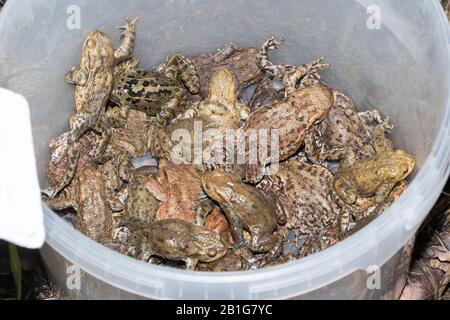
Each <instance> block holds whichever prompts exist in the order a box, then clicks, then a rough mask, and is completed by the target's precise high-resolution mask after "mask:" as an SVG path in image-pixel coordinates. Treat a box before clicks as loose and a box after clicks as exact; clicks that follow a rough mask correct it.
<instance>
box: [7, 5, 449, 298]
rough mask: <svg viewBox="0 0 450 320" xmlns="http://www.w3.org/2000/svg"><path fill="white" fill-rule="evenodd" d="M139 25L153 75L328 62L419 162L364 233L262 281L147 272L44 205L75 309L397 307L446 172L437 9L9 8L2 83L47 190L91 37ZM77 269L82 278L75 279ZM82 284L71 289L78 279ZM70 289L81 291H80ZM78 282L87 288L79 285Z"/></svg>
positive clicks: (53, 271) (443, 33)
mask: <svg viewBox="0 0 450 320" xmlns="http://www.w3.org/2000/svg"><path fill="white" fill-rule="evenodd" d="M125 15H127V16H130V17H134V16H139V17H140V18H141V19H140V21H139V24H138V27H137V44H136V50H135V54H136V56H138V57H139V58H141V59H142V61H143V65H144V66H145V67H147V68H150V67H153V66H155V65H156V64H158V63H159V62H161V61H163V59H164V58H165V56H166V55H167V54H169V53H173V52H183V53H186V54H188V55H189V54H191V55H193V54H197V53H201V52H213V51H214V50H215V49H216V48H219V47H222V46H223V45H224V44H226V43H228V42H230V41H234V42H236V43H237V44H238V45H239V46H241V47H246V46H255V47H259V46H260V45H261V44H262V43H263V41H264V40H266V39H267V38H268V36H270V35H272V34H276V35H283V36H284V37H285V38H286V40H287V41H286V44H285V45H284V46H283V48H281V49H280V50H278V51H276V52H274V53H273V54H272V57H273V59H274V61H275V62H282V63H290V64H295V63H305V62H308V61H311V60H312V59H314V58H317V57H319V56H322V55H325V56H327V57H328V61H329V62H330V63H331V68H329V70H327V71H325V72H324V73H323V75H324V79H325V81H327V82H328V83H330V84H332V85H333V86H334V87H335V88H336V89H338V90H340V91H342V92H344V93H348V94H350V95H351V96H352V97H353V99H354V101H355V103H356V104H357V106H358V108H359V109H361V110H365V109H368V108H373V107H376V108H377V109H379V110H380V111H382V112H384V113H385V114H387V115H389V116H390V117H391V119H392V121H393V123H394V124H395V125H396V128H395V130H394V135H393V139H394V141H395V143H396V145H398V146H401V147H402V148H404V149H405V150H406V151H408V152H409V153H411V154H413V155H415V157H416V159H417V170H416V171H415V174H414V177H413V179H412V180H411V184H410V186H409V187H408V189H407V190H406V191H405V192H404V194H403V195H402V196H401V197H400V199H399V200H398V201H397V202H395V203H394V204H393V205H392V206H391V207H389V209H387V210H386V212H385V213H383V214H382V215H381V216H380V217H378V218H377V219H376V220H375V221H373V222H372V223H371V224H370V225H368V226H367V227H366V228H364V229H363V230H361V231H360V232H357V233H356V234H354V235H353V236H351V237H349V238H347V239H346V240H345V241H342V242H341V243H339V244H337V245H335V246H333V247H331V248H329V249H327V250H325V251H323V252H320V253H318V254H314V255H312V256H309V257H306V258H304V259H301V260H298V261H295V262H290V263H286V264H283V265H279V266H276V267H270V268H267V269H262V270H256V271H245V272H236V273H202V272H187V271H183V270H175V269H172V268H166V267H159V266H155V265H150V264H146V263H144V262H141V261H137V260H134V259H132V258H128V257H125V256H122V255H120V254H119V253H116V252H114V251H112V250H110V249H107V248H105V247H103V246H101V245H100V244H97V243H95V242H93V241H91V240H89V239H87V238H86V237H84V236H83V235H81V234H80V233H79V232H77V231H76V230H75V229H73V228H72V227H71V226H70V225H69V224H68V223H67V222H65V221H63V220H62V219H60V218H58V217H57V215H56V214H55V213H53V212H52V211H50V210H49V209H48V208H47V207H45V206H44V211H45V223H46V231H47V240H46V245H45V246H44V247H43V248H42V250H41V253H42V257H43V260H44V262H45V265H46V268H47V270H48V273H49V275H50V277H51V278H52V280H53V282H54V283H55V284H56V285H57V286H58V288H59V289H60V290H61V293H62V294H63V295H65V296H67V297H71V298H137V297H148V298H178V299H186V298H207V299H212V298H230V299H237V298H241V299H250V298H262V299H265V298H294V297H295V298H366V299H379V298H396V297H398V295H399V294H400V292H401V289H402V287H403V285H404V281H405V276H406V272H407V269H408V264H409V260H410V257H411V246H412V243H413V239H414V235H415V233H416V231H417V228H418V227H419V225H420V223H421V222H422V221H423V220H424V218H425V217H426V215H427V213H428V211H429V210H430V208H431V207H432V205H433V203H434V202H435V200H436V199H437V197H438V195H439V193H440V191H441V190H442V187H443V185H444V183H445V181H446V178H447V176H448V174H449V170H450V168H449V158H450V139H449V138H450V106H449V81H450V65H449V46H448V44H449V30H448V23H447V20H446V17H445V16H444V14H443V12H442V9H441V8H440V6H439V3H438V1H437V0H433V1H430V0H414V1H413V0H411V1H408V5H405V3H404V2H403V1H389V0H383V1H381V0H380V1H376V0H370V1H368V0H357V1H349V0H334V1H331V0H328V1H325V0H324V1H313V0H310V1H307V0H303V1H299V0H289V1H282V2H277V3H276V4H275V2H273V1H269V0H257V1H256V0H255V1H244V0H235V1H226V2H224V1H192V0H179V1H164V2H162V1H150V0H135V1H107V0H99V1H87V0H75V1H74V0H33V1H31V0H22V1H8V2H7V4H6V6H5V8H4V9H3V12H2V14H1V16H0V75H1V76H0V85H1V86H4V87H7V88H10V89H13V90H15V91H17V92H19V93H22V94H23V95H25V96H26V97H27V99H28V101H29V103H30V105H31V114H32V124H33V131H34V141H35V150H36V155H37V159H38V163H37V166H38V169H39V173H40V182H41V186H42V187H45V186H46V183H47V181H46V165H47V163H48V156H49V155H48V150H47V146H48V142H49V140H50V139H51V138H53V137H56V136H57V135H58V134H60V133H61V132H63V131H65V130H67V127H68V118H69V115H70V114H72V113H73V111H74V106H73V88H72V87H71V86H69V85H67V84H66V83H65V82H64V75H65V73H66V72H67V71H68V70H69V69H70V68H71V66H72V65H77V64H78V63H79V58H80V48H81V44H82V42H83V40H84V37H85V35H86V34H87V32H88V31H90V30H91V29H93V28H100V29H102V30H104V31H106V32H107V33H108V34H109V35H111V37H112V38H113V39H115V43H116V44H117V43H118V38H119V32H118V31H117V30H116V25H120V24H122V23H123V21H124V16H125ZM78 271H79V272H78ZM78 275H79V276H80V277H78V278H74V277H76V276H78ZM74 279H75V280H74ZM78 280H79V281H78Z"/></svg>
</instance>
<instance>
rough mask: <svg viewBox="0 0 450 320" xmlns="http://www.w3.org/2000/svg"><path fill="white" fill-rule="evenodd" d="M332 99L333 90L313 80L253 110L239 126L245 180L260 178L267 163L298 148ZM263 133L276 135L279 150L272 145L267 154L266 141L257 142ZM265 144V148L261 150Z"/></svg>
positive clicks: (319, 120) (331, 103) (288, 155)
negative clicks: (263, 142) (280, 98)
mask: <svg viewBox="0 0 450 320" xmlns="http://www.w3.org/2000/svg"><path fill="white" fill-rule="evenodd" d="M333 102H334V98H333V94H332V91H331V90H330V89H329V88H328V87H326V86H324V85H321V84H315V85H311V86H308V87H306V88H303V89H300V90H297V91H294V92H293V93H292V94H291V95H289V96H288V97H287V98H285V99H283V100H281V101H275V102H272V103H269V104H267V105H265V106H263V107H261V108H259V109H257V110H256V111H254V112H253V113H252V114H251V115H250V117H249V119H248V120H247V122H246V123H245V124H244V125H243V126H242V127H241V128H240V131H241V135H242V136H244V137H245V139H246V140H245V143H244V145H243V146H242V144H240V145H239V146H238V148H239V153H240V154H244V160H245V164H246V181H247V182H252V183H257V182H259V181H260V180H261V179H262V177H263V175H264V174H265V173H264V171H265V169H266V168H265V167H266V166H267V165H270V164H278V162H280V161H283V160H286V159H288V158H289V157H291V156H292V155H294V154H295V153H296V152H298V151H299V149H300V147H301V146H302V145H303V142H304V140H305V137H306V136H307V134H308V133H309V131H310V130H312V129H313V127H314V125H316V124H318V123H320V122H321V121H322V120H323V119H325V118H326V117H327V115H328V112H329V111H330V109H331V106H332V105H333ZM263 133H266V134H267V133H270V135H271V136H272V135H275V137H277V138H278V141H275V142H277V144H278V150H277V149H276V148H275V147H276V145H275V147H274V150H270V151H271V152H270V154H268V153H269V152H268V151H269V150H267V145H266V144H261V143H258V142H260V141H261V137H262V136H261V135H262V134H263ZM259 135H260V136H259ZM252 136H253V138H252V139H258V140H260V141H257V140H255V141H253V142H252V141H250V138H249V137H252ZM258 136H259V138H258ZM272 138H273V136H272ZM247 140H248V141H247ZM255 146H256V147H255ZM264 148H266V150H265V151H266V152H261V151H264Z"/></svg>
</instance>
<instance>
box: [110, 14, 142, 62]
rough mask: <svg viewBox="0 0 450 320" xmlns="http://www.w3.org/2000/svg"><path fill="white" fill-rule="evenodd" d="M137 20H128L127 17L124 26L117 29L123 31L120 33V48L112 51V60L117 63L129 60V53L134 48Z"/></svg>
mask: <svg viewBox="0 0 450 320" xmlns="http://www.w3.org/2000/svg"><path fill="white" fill-rule="evenodd" d="M137 20H138V18H137V17H136V18H134V19H133V20H130V19H129V18H128V17H127V18H126V24H125V25H124V26H121V27H119V29H120V30H123V33H122V37H121V38H122V42H121V44H120V46H119V47H118V48H117V49H116V50H115V51H114V58H115V59H116V61H117V62H120V61H123V60H125V59H128V58H130V56H131V53H132V52H133V48H134V40H135V37H136V22H137Z"/></svg>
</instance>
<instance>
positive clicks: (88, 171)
mask: <svg viewBox="0 0 450 320" xmlns="http://www.w3.org/2000/svg"><path fill="white" fill-rule="evenodd" d="M74 185H75V186H76V190H75V192H74V194H71V195H69V194H68V193H67V192H65V193H61V195H59V197H58V198H51V199H48V200H47V201H46V202H47V204H48V206H49V207H50V208H52V209H55V210H63V209H66V208H74V209H75V210H76V212H77V221H76V225H75V227H76V229H77V230H78V231H80V232H81V233H83V234H85V235H86V236H87V237H89V238H91V239H92V240H95V241H97V242H100V243H102V244H105V245H110V244H111V241H112V239H113V231H114V220H113V215H112V211H111V209H110V207H109V205H108V202H107V200H106V189H105V184H104V182H103V176H102V175H101V174H100V173H99V172H98V170H97V169H96V167H95V166H94V165H86V166H84V167H83V168H81V169H80V173H79V175H78V176H77V181H76V183H75V184H74Z"/></svg>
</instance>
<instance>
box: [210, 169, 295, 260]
mask: <svg viewBox="0 0 450 320" xmlns="http://www.w3.org/2000/svg"><path fill="white" fill-rule="evenodd" d="M202 186H203V190H204V191H205V192H206V193H207V194H208V196H209V197H210V198H211V199H213V200H214V201H216V202H217V203H218V204H219V206H220V208H221V209H222V210H223V212H224V213H225V215H226V216H227V218H228V221H229V222H230V226H231V233H232V235H233V240H234V246H235V248H236V249H240V248H242V247H248V248H249V249H250V250H251V251H252V252H253V253H267V252H270V253H271V255H272V256H275V255H277V254H279V249H280V248H281V247H280V244H281V239H280V237H279V235H278V234H276V233H274V231H275V230H276V229H277V227H278V224H284V223H285V222H286V216H285V213H284V212H283V211H280V210H279V208H278V207H277V205H276V203H275V201H273V199H272V198H269V197H267V196H265V195H264V194H263V193H262V192H261V191H259V190H258V189H256V188H255V187H253V186H251V185H248V184H245V183H244V182H242V181H241V179H240V177H239V176H236V175H233V174H231V173H226V172H224V171H222V170H214V171H210V172H207V173H205V174H204V175H203V176H202ZM244 230H245V231H247V232H248V233H249V234H250V241H249V243H246V240H245V237H244Z"/></svg>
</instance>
